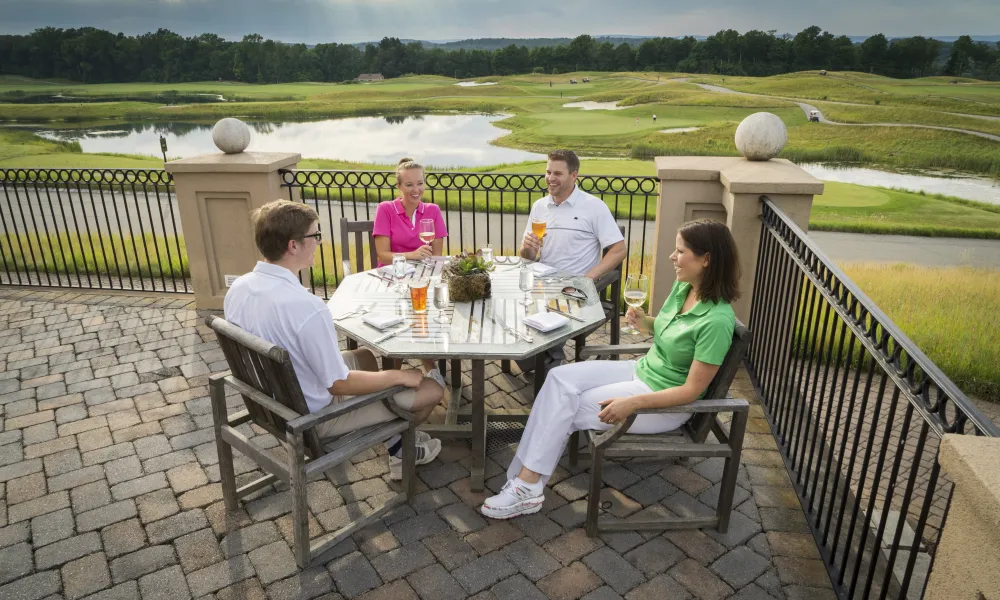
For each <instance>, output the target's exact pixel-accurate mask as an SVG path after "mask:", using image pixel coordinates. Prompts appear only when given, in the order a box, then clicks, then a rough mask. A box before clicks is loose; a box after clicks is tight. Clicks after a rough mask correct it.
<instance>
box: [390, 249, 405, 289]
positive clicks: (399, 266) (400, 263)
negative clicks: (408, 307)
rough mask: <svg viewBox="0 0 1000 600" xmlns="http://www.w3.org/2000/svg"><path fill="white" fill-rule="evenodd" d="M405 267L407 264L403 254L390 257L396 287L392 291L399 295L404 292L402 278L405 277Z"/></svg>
mask: <svg viewBox="0 0 1000 600" xmlns="http://www.w3.org/2000/svg"><path fill="white" fill-rule="evenodd" d="M406 267H407V264H406V255H405V254H393V255H392V274H393V276H394V277H395V278H396V287H395V288H393V289H394V290H395V291H396V292H398V293H400V294H402V293H403V291H404V289H403V278H404V277H406Z"/></svg>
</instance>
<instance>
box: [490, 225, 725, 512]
mask: <svg viewBox="0 0 1000 600" xmlns="http://www.w3.org/2000/svg"><path fill="white" fill-rule="evenodd" d="M670 260H671V262H673V264H674V271H675V273H676V275H677V280H676V282H675V283H674V287H673V289H671V291H670V296H669V297H668V298H667V300H666V302H664V303H663V307H662V308H661V309H660V312H659V313H658V314H657V315H656V318H653V317H649V316H646V314H645V313H644V312H643V311H642V310H641V309H632V308H630V309H629V311H628V313H627V314H626V316H625V318H626V320H627V321H628V322H629V323H631V324H632V325H635V326H637V327H639V328H640V329H642V330H644V331H647V332H650V331H651V332H652V334H653V340H652V341H653V347H652V348H651V349H650V350H649V352H648V353H647V354H646V355H645V356H644V357H642V358H640V359H639V360H637V361H635V360H623V361H586V362H578V363H573V364H569V365H563V366H560V367H556V368H555V369H552V370H551V371H550V372H549V374H548V377H547V378H546V379H545V385H543V386H542V389H541V390H540V391H539V393H538V397H537V398H536V399H535V404H534V406H533V407H532V409H531V415H530V416H529V417H528V424H527V426H526V427H525V429H524V435H522V436H521V443H520V444H519V445H518V448H517V454H516V455H515V457H514V460H513V461H512V462H511V465H510V468H508V469H507V476H508V478H509V480H508V481H507V483H506V484H505V485H504V486H503V489H502V490H500V493H499V494H497V495H496V496H492V497H490V498H487V499H486V501H485V502H484V503H483V506H482V508H481V509H480V510H481V512H482V513H483V514H484V515H486V516H487V517H492V518H494V519H509V518H511V517H516V516H518V515H527V514H531V513H536V512H538V511H539V510H541V507H542V502H543V500H544V497H543V494H542V492H543V490H544V488H545V483H546V482H547V481H548V479H549V476H551V475H552V472H553V471H554V470H555V468H556V465H557V464H558V462H559V457H560V456H562V452H563V449H565V447H566V441H567V440H568V439H569V436H570V434H571V433H573V432H574V431H580V430H586V429H610V428H611V427H612V425H614V424H616V423H620V422H622V421H624V420H625V419H626V418H628V417H629V415H631V414H632V413H634V412H635V411H636V410H638V409H640V408H662V407H667V406H678V405H681V404H687V403H689V402H693V401H694V400H696V399H698V398H700V397H701V396H702V395H703V394H704V393H705V389H706V388H707V387H708V384H709V383H711V381H712V378H713V377H715V374H716V372H718V370H719V366H720V365H721V364H722V361H723V360H724V359H725V357H726V353H727V352H729V346H730V345H731V344H732V341H733V329H734V328H735V326H736V317H735V315H734V314H733V309H732V307H731V306H730V303H731V302H733V301H735V300H736V299H737V298H739V296H740V292H739V288H738V284H739V280H740V267H739V257H738V256H737V252H736V243H735V242H734V241H733V236H732V234H730V232H729V229H727V228H726V226H725V225H724V224H722V223H719V222H718V221H709V220H700V221H692V222H690V223H685V224H684V225H683V226H682V227H681V228H680V229H679V230H678V231H677V241H676V248H675V250H674V252H673V253H672V254H671V255H670ZM689 416H690V415H685V414H663V415H651V414H643V415H639V416H638V417H636V419H635V421H634V422H633V424H632V426H631V427H630V428H629V433H639V434H642V433H662V432H665V431H671V430H673V429H676V428H678V427H680V426H681V425H683V424H684V422H685V421H687V419H688V418H689Z"/></svg>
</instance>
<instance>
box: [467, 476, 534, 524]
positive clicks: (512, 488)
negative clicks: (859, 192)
mask: <svg viewBox="0 0 1000 600" xmlns="http://www.w3.org/2000/svg"><path fill="white" fill-rule="evenodd" d="M544 501H545V496H544V495H543V494H542V492H541V490H539V491H537V492H535V491H533V490H530V489H528V488H527V487H525V486H523V485H515V483H514V481H513V480H511V481H508V482H507V483H505V484H504V486H503V489H501V490H500V493H499V494H497V495H496V496H491V497H489V498H487V499H486V501H485V502H483V507H482V508H480V509H479V511H480V512H481V513H483V514H484V515H486V516H487V517H489V518H491V519H510V518H511V517H516V516H519V515H530V514H533V513H536V512H538V511H540V510H542V502H544Z"/></svg>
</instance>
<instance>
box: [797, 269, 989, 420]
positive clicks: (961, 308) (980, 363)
mask: <svg viewBox="0 0 1000 600" xmlns="http://www.w3.org/2000/svg"><path fill="white" fill-rule="evenodd" d="M841 267H842V268H843V270H844V272H845V273H846V274H847V276H848V277H849V278H850V279H851V280H853V281H854V282H855V283H856V284H857V285H858V286H859V287H860V288H861V290H862V291H864V292H865V294H867V295H868V296H869V297H870V298H871V299H872V300H873V301H874V302H875V304H876V305H877V306H878V307H879V308H880V309H881V310H882V311H883V312H884V313H885V314H886V315H888V317H889V318H890V319H891V320H892V321H893V322H894V323H895V324H896V325H897V326H898V327H899V329H900V330H902V331H903V333H904V334H906V336H907V337H909V338H910V340H912V341H913V343H914V344H916V346H917V347H918V348H919V349H920V350H921V351H922V352H923V353H924V354H926V355H927V357H928V358H929V359H930V360H931V361H932V362H934V364H936V365H937V366H938V367H939V368H940V369H941V370H942V371H943V372H944V373H945V375H947V376H948V377H949V378H950V379H951V380H952V381H953V382H955V384H956V385H957V386H958V387H959V388H960V389H961V390H962V391H963V392H965V393H966V394H967V395H969V396H973V397H977V398H981V399H983V400H989V401H992V402H1000V341H998V334H1000V310H997V307H998V306H1000V305H998V301H997V294H998V292H1000V270H996V269H974V268H971V267H949V268H939V267H923V266H918V265H911V264H881V263H867V262H860V263H847V264H844V265H841ZM810 286H811V284H805V285H803V290H802V292H801V295H800V305H799V310H800V314H801V311H806V313H805V314H808V311H809V309H810V306H809V301H808V298H809V297H811V296H807V295H806V293H807V291H808V290H809V288H810ZM820 309H822V310H823V311H825V301H824V300H822V299H817V300H815V301H814V303H813V305H812V311H813V313H812V314H813V320H812V322H813V323H822V320H821V317H820V315H821V314H822V313H821V312H820ZM800 318H801V317H800ZM840 332H841V324H840V321H839V319H830V322H829V323H828V324H827V330H826V333H825V334H823V333H822V331H820V327H819V326H817V327H816V332H815V333H812V334H808V335H807V334H806V331H805V330H804V329H803V328H802V327H801V325H800V327H799V330H798V331H796V335H795V342H794V343H795V346H794V351H795V353H796V354H797V355H799V356H800V357H807V356H816V357H817V358H815V359H814V360H817V361H819V360H821V359H820V358H819V357H823V356H826V355H827V352H828V351H829V352H830V353H831V355H832V356H836V353H837V348H838V346H839V340H840ZM820 341H822V342H823V343H824V346H823V347H822V349H820V347H819V343H820ZM846 348H847V344H845V345H844V350H845V352H846ZM854 348H855V349H854V352H855V354H854V357H853V364H854V365H857V364H858V358H859V356H858V352H859V351H860V350H859V345H858V344H855V347H854ZM820 350H821V351H820ZM863 364H867V363H863Z"/></svg>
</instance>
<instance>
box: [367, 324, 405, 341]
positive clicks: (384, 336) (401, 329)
mask: <svg viewBox="0 0 1000 600" xmlns="http://www.w3.org/2000/svg"><path fill="white" fill-rule="evenodd" d="M409 328H410V325H409V324H406V325H403V326H402V327H400V328H399V329H394V330H393V331H390V332H389V333H387V334H385V335H383V336H382V337H379V338H376V339H375V340H374V341H373V342H372V343H373V344H381V343H382V342H384V341H386V340H387V339H389V338H391V337H394V336H395V335H396V334H397V333H403V332H404V331H406V330H407V329H409Z"/></svg>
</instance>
